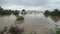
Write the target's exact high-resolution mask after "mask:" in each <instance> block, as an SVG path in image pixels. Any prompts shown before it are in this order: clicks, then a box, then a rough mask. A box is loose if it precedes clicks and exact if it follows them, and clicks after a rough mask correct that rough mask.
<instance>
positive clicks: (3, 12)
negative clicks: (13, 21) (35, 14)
mask: <svg viewBox="0 0 60 34" xmlns="http://www.w3.org/2000/svg"><path fill="white" fill-rule="evenodd" d="M19 12H20V11H19V10H11V9H9V10H4V9H3V8H2V7H1V6H0V15H11V14H14V15H19ZM26 13H27V12H26V11H25V9H23V10H22V11H21V14H26Z"/></svg>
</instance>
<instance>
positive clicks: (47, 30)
mask: <svg viewBox="0 0 60 34" xmlns="http://www.w3.org/2000/svg"><path fill="white" fill-rule="evenodd" d="M23 16H24V20H23V21H20V20H16V16H14V15H11V16H0V31H2V30H3V29H4V27H10V26H12V25H13V26H17V27H19V28H24V34H30V33H31V32H33V33H34V32H36V33H37V34H53V33H54V32H55V31H54V27H55V24H58V25H59V26H60V24H59V23H60V20H59V21H58V22H56V21H54V20H55V19H52V18H53V17H52V18H51V17H45V16H44V15H43V14H42V13H40V14H26V15H23Z"/></svg>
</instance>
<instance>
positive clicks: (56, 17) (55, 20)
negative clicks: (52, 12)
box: [44, 15, 60, 22]
mask: <svg viewBox="0 0 60 34" xmlns="http://www.w3.org/2000/svg"><path fill="white" fill-rule="evenodd" d="M44 16H45V17H49V15H44ZM50 18H51V19H52V20H53V21H54V22H58V21H59V20H60V16H50Z"/></svg>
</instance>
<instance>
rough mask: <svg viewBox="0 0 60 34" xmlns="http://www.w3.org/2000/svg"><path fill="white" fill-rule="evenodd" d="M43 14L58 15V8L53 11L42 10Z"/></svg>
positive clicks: (59, 11)
mask: <svg viewBox="0 0 60 34" xmlns="http://www.w3.org/2000/svg"><path fill="white" fill-rule="evenodd" d="M44 15H45V16H60V10H59V9H54V10H53V11H49V10H46V11H45V12H44Z"/></svg>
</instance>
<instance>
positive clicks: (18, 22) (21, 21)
mask: <svg viewBox="0 0 60 34" xmlns="http://www.w3.org/2000/svg"><path fill="white" fill-rule="evenodd" d="M23 22H24V20H16V21H15V24H23Z"/></svg>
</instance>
